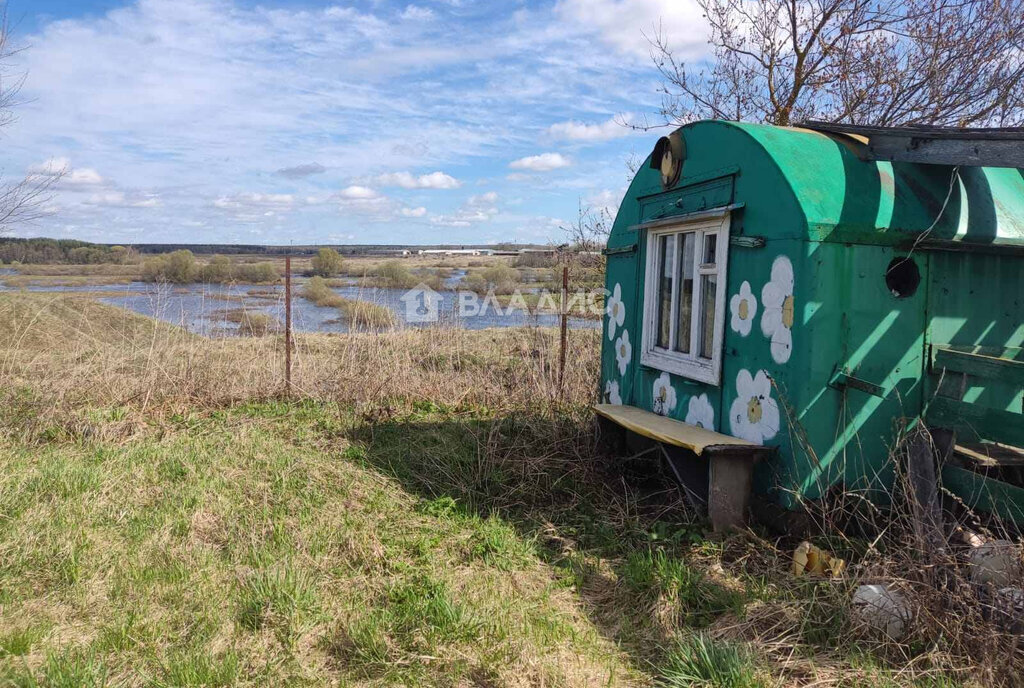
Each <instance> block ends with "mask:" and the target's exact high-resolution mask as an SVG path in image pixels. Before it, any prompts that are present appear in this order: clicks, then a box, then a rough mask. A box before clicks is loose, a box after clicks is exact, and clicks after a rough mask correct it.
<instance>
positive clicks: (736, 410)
mask: <svg viewBox="0 0 1024 688" xmlns="http://www.w3.org/2000/svg"><path fill="white" fill-rule="evenodd" d="M747 400H748V397H745V396H739V397H736V399H735V400H734V401H733V402H732V406H730V407H729V430H730V431H731V432H732V436H733V437H739V438H740V439H742V440H747V441H748V442H755V443H757V444H761V437H760V432H758V430H757V428H756V427H754V425H753V424H752V423H751V422H750V421H749V420H748V419H747Z"/></svg>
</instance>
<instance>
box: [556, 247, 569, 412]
mask: <svg viewBox="0 0 1024 688" xmlns="http://www.w3.org/2000/svg"><path fill="white" fill-rule="evenodd" d="M568 305H569V266H568V265H563V266H562V318H561V320H562V323H561V325H562V332H561V342H560V346H559V351H558V397H559V398H561V397H562V381H563V380H564V379H565V348H566V340H567V339H568V327H569V322H568V321H569V308H568Z"/></svg>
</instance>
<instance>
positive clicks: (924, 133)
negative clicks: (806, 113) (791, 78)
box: [800, 121, 1024, 168]
mask: <svg viewBox="0 0 1024 688" xmlns="http://www.w3.org/2000/svg"><path fill="white" fill-rule="evenodd" d="M800 126H801V127H804V128H806V129H813V130H815V131H822V132H827V133H833V134H847V135H854V136H863V137H865V138H867V139H868V145H867V154H868V159H870V160H892V161H899V162H914V163H927V164H932V165H968V166H978V167H1018V168H1019V167H1024V128H1020V127H1012V128H995V129H967V128H960V127H935V126H922V125H914V126H904V127H872V126H864V125H857V124H840V123H836V122H816V121H809V122H804V123H802V124H800Z"/></svg>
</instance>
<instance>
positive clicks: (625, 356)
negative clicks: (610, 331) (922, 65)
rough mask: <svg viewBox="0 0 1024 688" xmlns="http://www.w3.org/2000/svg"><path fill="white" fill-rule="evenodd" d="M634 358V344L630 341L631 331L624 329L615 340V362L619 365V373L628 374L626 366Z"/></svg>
mask: <svg viewBox="0 0 1024 688" xmlns="http://www.w3.org/2000/svg"><path fill="white" fill-rule="evenodd" d="M632 358H633V345H632V344H630V342H629V331H628V330H623V331H622V334H621V335H620V336H619V338H618V339H617V340H615V362H616V363H617V364H618V365H619V375H625V374H626V367H627V366H628V365H629V361H630V360H631V359H632Z"/></svg>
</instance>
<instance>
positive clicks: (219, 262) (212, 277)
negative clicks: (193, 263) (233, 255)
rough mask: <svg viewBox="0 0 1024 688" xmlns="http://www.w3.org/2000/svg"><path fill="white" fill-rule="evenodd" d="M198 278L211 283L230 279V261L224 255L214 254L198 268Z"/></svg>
mask: <svg viewBox="0 0 1024 688" xmlns="http://www.w3.org/2000/svg"><path fill="white" fill-rule="evenodd" d="M200 279H201V280H202V281H203V282H209V283H211V284H223V283H224V282H229V281H231V261H230V260H229V259H228V258H227V257H225V256H214V257H213V258H211V259H210V262H209V263H207V264H206V265H204V266H203V267H202V268H200Z"/></svg>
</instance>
